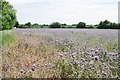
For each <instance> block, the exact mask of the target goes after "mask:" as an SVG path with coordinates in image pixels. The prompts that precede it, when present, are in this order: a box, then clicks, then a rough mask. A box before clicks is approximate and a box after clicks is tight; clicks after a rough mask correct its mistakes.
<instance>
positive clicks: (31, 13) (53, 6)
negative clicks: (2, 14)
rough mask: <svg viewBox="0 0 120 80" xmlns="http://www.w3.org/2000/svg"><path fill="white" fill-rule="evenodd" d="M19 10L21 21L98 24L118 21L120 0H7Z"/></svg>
mask: <svg viewBox="0 0 120 80" xmlns="http://www.w3.org/2000/svg"><path fill="white" fill-rule="evenodd" d="M7 1H9V2H10V3H11V4H12V5H13V6H14V8H15V9H16V10H17V19H18V21H19V23H26V22H32V23H40V24H44V23H45V24H49V23H51V22H61V23H67V24H77V23H78V22H81V21H83V22H86V23H87V24H97V23H99V22H100V21H101V20H105V19H108V20H110V21H112V22H118V1H119V0H7Z"/></svg>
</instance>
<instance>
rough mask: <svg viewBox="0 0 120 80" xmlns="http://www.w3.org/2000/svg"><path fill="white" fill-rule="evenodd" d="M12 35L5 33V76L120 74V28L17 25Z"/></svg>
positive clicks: (106, 76)
mask: <svg viewBox="0 0 120 80" xmlns="http://www.w3.org/2000/svg"><path fill="white" fill-rule="evenodd" d="M10 34H11V35H4V34H3V41H2V43H3V47H2V77H3V78H117V77H118V76H119V75H118V73H119V67H118V66H119V64H118V62H119V60H118V57H119V56H118V30H111V29H17V28H16V29H12V30H11V31H10ZM13 34H14V35H13ZM6 36H7V37H6Z"/></svg>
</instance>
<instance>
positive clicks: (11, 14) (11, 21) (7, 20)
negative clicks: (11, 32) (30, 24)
mask: <svg viewBox="0 0 120 80" xmlns="http://www.w3.org/2000/svg"><path fill="white" fill-rule="evenodd" d="M0 4H2V9H1V10H2V30H5V29H12V28H13V27H14V25H15V24H16V22H17V20H16V10H15V9H14V8H13V6H12V5H11V4H10V3H9V2H7V1H5V0H1V1H0Z"/></svg>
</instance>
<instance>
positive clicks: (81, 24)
mask: <svg viewBox="0 0 120 80" xmlns="http://www.w3.org/2000/svg"><path fill="white" fill-rule="evenodd" d="M76 28H86V23H84V22H79V23H78V24H77V26H76Z"/></svg>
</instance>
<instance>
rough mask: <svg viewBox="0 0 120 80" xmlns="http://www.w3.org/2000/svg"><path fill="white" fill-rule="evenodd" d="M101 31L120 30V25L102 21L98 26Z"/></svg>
mask: <svg viewBox="0 0 120 80" xmlns="http://www.w3.org/2000/svg"><path fill="white" fill-rule="evenodd" d="M98 28H99V29H120V27H119V24H116V23H112V22H110V21H108V20H105V21H101V22H100V23H99V25H98Z"/></svg>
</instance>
